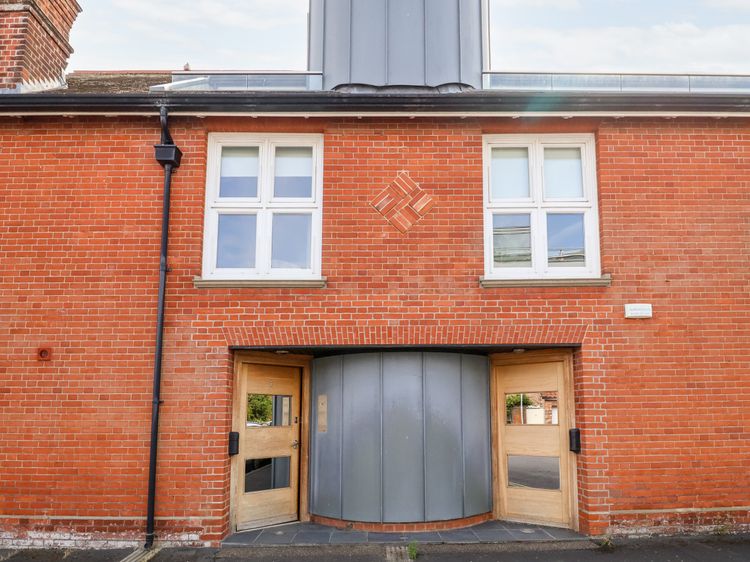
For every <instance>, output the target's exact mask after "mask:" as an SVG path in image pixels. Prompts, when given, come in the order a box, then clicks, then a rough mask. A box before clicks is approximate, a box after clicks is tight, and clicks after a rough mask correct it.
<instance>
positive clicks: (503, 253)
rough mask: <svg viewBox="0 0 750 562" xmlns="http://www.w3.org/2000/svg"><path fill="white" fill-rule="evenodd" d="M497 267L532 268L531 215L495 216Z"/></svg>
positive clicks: (495, 259) (493, 232)
mask: <svg viewBox="0 0 750 562" xmlns="http://www.w3.org/2000/svg"><path fill="white" fill-rule="evenodd" d="M492 241H493V249H492V252H493V260H494V263H495V267H531V217H530V215H527V214H524V215H493V217H492Z"/></svg>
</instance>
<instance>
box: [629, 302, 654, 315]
mask: <svg viewBox="0 0 750 562" xmlns="http://www.w3.org/2000/svg"><path fill="white" fill-rule="evenodd" d="M653 315H654V311H653V309H652V308H651V305H650V304H647V303H632V304H626V305H625V318H651V317H652V316H653Z"/></svg>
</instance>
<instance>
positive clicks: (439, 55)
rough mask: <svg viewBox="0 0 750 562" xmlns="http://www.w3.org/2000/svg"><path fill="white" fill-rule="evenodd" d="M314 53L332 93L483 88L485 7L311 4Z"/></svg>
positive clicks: (420, 2) (347, 1)
mask: <svg viewBox="0 0 750 562" xmlns="http://www.w3.org/2000/svg"><path fill="white" fill-rule="evenodd" d="M308 53H309V57H310V58H309V61H308V62H309V69H310V70H314V71H322V72H323V88H324V89H326V90H333V89H335V88H336V87H338V86H342V85H348V84H363V85H368V86H376V87H383V86H430V87H437V86H442V85H446V84H464V85H468V86H471V87H473V88H481V87H482V12H481V0H311V3H310V45H309V49H308Z"/></svg>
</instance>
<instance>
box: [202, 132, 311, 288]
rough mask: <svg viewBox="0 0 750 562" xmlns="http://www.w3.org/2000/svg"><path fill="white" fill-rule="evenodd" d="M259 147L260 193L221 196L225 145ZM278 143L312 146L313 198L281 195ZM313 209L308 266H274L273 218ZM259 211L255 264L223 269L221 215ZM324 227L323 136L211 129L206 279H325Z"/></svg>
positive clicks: (204, 263) (281, 145) (204, 255)
mask: <svg viewBox="0 0 750 562" xmlns="http://www.w3.org/2000/svg"><path fill="white" fill-rule="evenodd" d="M225 146H226V147H255V146H257V147H258V148H259V154H258V197H255V198H250V197H231V198H229V197H224V198H220V197H219V186H220V180H221V178H220V176H221V151H222V148H223V147H225ZM276 147H310V148H312V153H313V155H312V159H313V162H312V166H313V171H312V183H313V185H312V197H311V198H291V197H286V198H275V197H274V196H273V188H274V175H275V174H274V164H275V158H274V155H275V152H274V151H275V148H276ZM300 212H302V213H310V214H312V227H311V229H312V232H311V238H312V241H311V249H310V251H311V254H310V264H311V267H310V268H308V269H289V268H283V269H282V268H272V267H271V244H272V240H273V237H272V234H273V233H272V226H273V225H272V220H273V215H274V214H282V213H287V214H293V213H300ZM221 214H256V215H257V217H258V218H257V225H256V228H257V231H256V247H255V265H256V267H255V268H252V269H239V268H217V267H216V253H217V249H218V246H217V245H218V229H219V215H221ZM322 230H323V135H319V134H287V133H269V134H259V133H210V134H209V135H208V154H207V165H206V201H205V223H204V236H203V272H202V278H203V279H206V280H217V281H218V280H237V281H244V280H261V281H262V280H267V281H296V280H310V281H317V280H322V277H321V260H322V256H321V254H322V238H323V237H322Z"/></svg>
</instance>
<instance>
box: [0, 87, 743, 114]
mask: <svg viewBox="0 0 750 562" xmlns="http://www.w3.org/2000/svg"><path fill="white" fill-rule="evenodd" d="M164 106H168V107H169V110H170V113H171V114H172V115H237V114H244V115H258V116H266V115H274V116H282V115H290V116H291V115H304V116H321V117H322V116H333V115H341V116H367V115H373V116H374V115H393V116H400V115H418V116H433V115H435V116H437V115H440V116H448V115H456V116H469V115H470V116H547V115H560V116H564V115H571V116H592V115H597V116H611V115H616V116H619V115H622V116H640V115H644V116H659V115H667V116H691V115H695V116H713V115H718V116H727V117H732V116H742V117H746V116H750V94H747V93H742V94H737V93H729V94H728V93H680V94H673V93H661V94H660V93H610V92H607V93H590V92H589V93H586V92H575V93H571V92H498V91H491V90H477V91H472V92H461V93H443V94H425V93H409V94H403V93H401V94H393V93H391V94H387V93H367V94H352V93H342V92H329V91H326V92H280V91H273V92H268V91H256V92H208V93H207V92H193V93H177V92H160V93H151V94H75V93H64V92H60V91H58V92H55V93H37V94H4V95H2V96H0V115H9V116H26V115H111V116H116V115H118V116H119V115H156V114H159V111H160V108H161V107H164Z"/></svg>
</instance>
